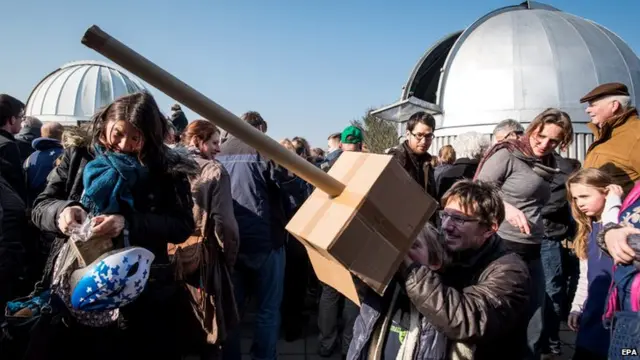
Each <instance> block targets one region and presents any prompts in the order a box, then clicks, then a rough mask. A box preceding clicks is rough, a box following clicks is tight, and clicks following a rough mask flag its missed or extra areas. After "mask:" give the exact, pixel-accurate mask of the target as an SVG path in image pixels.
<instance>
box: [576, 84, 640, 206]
mask: <svg viewBox="0 0 640 360" xmlns="http://www.w3.org/2000/svg"><path fill="white" fill-rule="evenodd" d="M580 102H581V103H588V106H587V114H589V117H590V118H591V123H590V124H588V126H589V128H590V129H591V131H593V134H594V141H593V143H592V144H591V146H589V150H588V151H587V156H586V158H585V161H584V167H585V168H588V167H592V168H598V169H600V170H602V171H604V172H606V173H607V174H609V175H610V176H611V177H612V178H613V180H614V182H615V183H616V184H618V185H620V186H622V188H623V189H624V191H625V194H626V193H628V192H629V191H630V190H631V188H632V187H633V185H634V183H635V182H636V181H638V180H640V119H638V111H637V110H636V108H635V107H633V106H632V104H631V97H630V96H629V90H628V89H627V86H626V85H624V84H620V83H607V84H602V85H600V86H598V87H596V88H595V89H593V90H591V91H590V92H589V93H588V94H587V95H585V96H584V97H582V99H580Z"/></svg>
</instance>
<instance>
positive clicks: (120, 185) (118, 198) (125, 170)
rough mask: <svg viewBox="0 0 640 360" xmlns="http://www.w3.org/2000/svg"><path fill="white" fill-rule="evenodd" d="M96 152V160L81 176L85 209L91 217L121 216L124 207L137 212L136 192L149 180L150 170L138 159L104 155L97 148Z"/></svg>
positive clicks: (91, 162)
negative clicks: (141, 184) (135, 205)
mask: <svg viewBox="0 0 640 360" xmlns="http://www.w3.org/2000/svg"><path fill="white" fill-rule="evenodd" d="M95 151H96V158H95V159H93V160H91V161H89V162H88V163H87V165H86V166H85V167H84V171H83V174H82V184H83V185H84V192H83V194H82V198H81V200H80V201H81V202H82V205H84V206H85V207H86V208H88V210H89V213H90V214H91V215H100V214H118V213H120V212H121V210H122V209H121V206H122V205H124V204H126V205H128V206H129V208H130V209H131V210H134V209H135V207H134V204H133V188H134V186H135V185H136V183H138V182H139V181H144V180H146V179H147V175H148V169H147V168H146V167H144V166H143V165H142V164H141V163H140V161H139V160H138V158H136V157H135V156H131V155H128V154H121V153H116V152H113V151H105V149H104V148H103V147H101V146H95Z"/></svg>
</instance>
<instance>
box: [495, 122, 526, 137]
mask: <svg viewBox="0 0 640 360" xmlns="http://www.w3.org/2000/svg"><path fill="white" fill-rule="evenodd" d="M522 135H524V127H523V126H522V125H521V124H520V123H519V122H517V121H515V120H513V119H506V120H502V121H500V122H499V123H498V125H496V127H495V128H494V129H493V138H494V142H496V143H499V142H501V141H504V140H518V139H519V138H520V137H521V136H522Z"/></svg>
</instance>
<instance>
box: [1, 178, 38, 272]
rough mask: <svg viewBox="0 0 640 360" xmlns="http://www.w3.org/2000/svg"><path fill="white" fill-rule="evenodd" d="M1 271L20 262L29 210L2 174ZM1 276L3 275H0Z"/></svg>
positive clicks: (23, 249) (23, 250) (25, 237)
mask: <svg viewBox="0 0 640 360" xmlns="http://www.w3.org/2000/svg"><path fill="white" fill-rule="evenodd" d="M0 212H1V213H2V216H0V272H1V271H2V269H5V268H7V267H11V266H10V265H11V264H13V265H15V264H17V263H20V261H21V260H22V257H23V255H24V253H25V244H24V242H25V241H30V240H34V239H27V236H26V234H27V224H28V218H27V211H26V206H25V204H24V201H22V199H21V198H20V196H18V194H17V193H16V192H15V191H14V190H13V189H12V188H11V186H10V185H9V183H8V182H7V181H6V180H5V179H3V178H2V177H1V176H0ZM0 277H1V275H0Z"/></svg>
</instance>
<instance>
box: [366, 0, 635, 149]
mask: <svg viewBox="0 0 640 360" xmlns="http://www.w3.org/2000/svg"><path fill="white" fill-rule="evenodd" d="M607 82H621V83H624V84H626V85H627V87H628V88H629V92H630V94H631V99H632V103H633V104H638V103H639V101H640V59H639V58H638V56H637V55H636V54H635V53H634V52H633V50H631V48H630V47H629V46H628V45H627V44H626V43H625V42H624V41H623V40H622V39H620V37H618V36H617V35H616V34H614V33H613V32H611V31H610V30H608V29H606V28H604V27H603V26H601V25H599V24H597V23H594V22H593V21H590V20H587V19H584V18H581V17H578V16H575V15H572V14H568V13H565V12H562V11H560V10H558V9H556V8H553V7H551V6H548V5H544V4H540V3H536V2H532V1H528V2H525V3H522V4H520V5H516V6H509V7H505V8H501V9H498V10H495V11H493V12H491V13H489V14H487V15H485V16H483V17H481V18H480V19H478V20H477V21H476V22H474V23H473V24H471V26H469V27H468V28H467V29H465V30H464V31H460V32H456V33H454V34H450V35H448V36H446V37H445V38H443V39H442V40H440V41H439V42H438V43H436V44H435V45H434V46H433V47H432V48H431V49H429V50H428V51H427V53H426V54H425V55H424V56H423V57H422V58H421V59H420V61H419V62H418V64H417V65H416V67H415V68H414V70H413V71H412V73H411V75H410V77H409V80H408V81H407V83H406V85H405V86H404V88H403V91H402V95H401V99H400V102H398V103H396V104H393V105H390V106H387V107H385V108H383V109H379V110H377V111H375V114H376V115H377V116H380V117H382V118H384V119H388V120H391V121H395V122H398V123H399V126H398V128H399V131H400V132H401V134H404V126H403V122H405V121H406V120H407V119H408V117H409V116H410V115H411V113H413V112H415V111H417V110H426V111H429V112H431V113H432V114H434V116H435V117H436V119H437V132H436V135H437V137H436V140H435V141H434V143H433V145H432V148H431V151H432V153H433V152H435V151H437V150H438V149H439V148H440V147H441V146H443V145H445V144H449V143H451V141H452V140H453V139H454V138H455V136H456V135H458V134H460V133H463V132H467V131H477V132H481V133H485V134H490V133H491V132H492V131H493V128H494V127H495V125H496V124H497V123H498V122H500V121H501V120H504V119H507V118H512V119H515V120H518V121H520V122H522V123H523V125H525V127H526V126H527V125H528V123H529V122H530V121H531V120H533V118H534V117H535V116H536V115H537V114H539V113H540V112H542V111H543V110H544V109H546V108H549V107H555V108H559V109H562V110H564V111H566V112H567V113H568V114H569V115H570V116H571V119H572V121H573V123H574V130H575V132H576V135H575V138H574V143H573V144H572V145H571V146H570V148H569V149H567V152H565V154H564V155H567V156H568V157H571V158H575V159H579V160H583V159H584V155H585V152H586V150H587V148H588V146H589V144H590V143H591V142H592V140H593V136H592V134H591V132H590V131H589V130H588V128H587V127H586V124H587V123H589V121H590V120H589V117H588V116H587V115H586V113H585V105H584V104H580V103H579V99H580V98H581V97H582V96H583V95H585V94H586V93H587V92H589V91H590V90H591V89H593V88H594V87H596V86H598V85H600V84H603V83H607Z"/></svg>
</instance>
